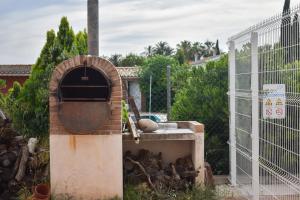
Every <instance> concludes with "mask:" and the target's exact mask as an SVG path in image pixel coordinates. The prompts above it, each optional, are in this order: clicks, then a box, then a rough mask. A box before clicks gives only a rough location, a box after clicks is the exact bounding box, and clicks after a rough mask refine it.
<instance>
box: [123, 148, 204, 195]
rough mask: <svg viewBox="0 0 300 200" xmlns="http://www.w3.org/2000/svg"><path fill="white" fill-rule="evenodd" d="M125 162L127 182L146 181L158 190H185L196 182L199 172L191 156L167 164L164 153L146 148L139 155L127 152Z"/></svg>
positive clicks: (137, 182)
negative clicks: (155, 152)
mask: <svg viewBox="0 0 300 200" xmlns="http://www.w3.org/2000/svg"><path fill="white" fill-rule="evenodd" d="M123 162H124V165H123V167H124V180H125V183H127V184H133V185H135V184H142V183H145V182H146V183H147V184H148V186H149V187H150V188H151V189H152V190H154V191H156V192H166V191H171V190H176V191H179V190H185V189H187V188H189V187H191V186H192V185H193V184H194V183H195V177H197V176H198V173H199V172H198V171H196V170H195V168H194V165H193V161H192V157H191V156H187V157H184V158H178V159H177V160H176V162H175V163H169V164H167V165H165V164H164V162H163V155H162V153H158V154H154V153H151V152H150V151H148V150H145V149H142V150H140V151H139V152H138V154H137V155H133V154H132V153H131V152H130V151H128V152H126V153H125V155H124V160H123Z"/></svg>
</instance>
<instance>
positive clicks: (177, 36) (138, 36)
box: [0, 0, 283, 64]
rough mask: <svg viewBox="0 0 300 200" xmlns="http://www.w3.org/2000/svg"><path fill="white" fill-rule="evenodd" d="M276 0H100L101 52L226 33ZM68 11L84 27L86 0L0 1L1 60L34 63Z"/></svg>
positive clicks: (269, 9) (271, 10) (266, 11)
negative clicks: (48, 36) (50, 34)
mask: <svg viewBox="0 0 300 200" xmlns="http://www.w3.org/2000/svg"><path fill="white" fill-rule="evenodd" d="M282 4H283V1H278V0H268V1H261V0H251V1H249V0H230V1H228V0H185V1H182V0H102V1H100V52H101V55H110V54H112V53H122V54H127V53H130V52H134V53H141V52H142V51H143V50H144V47H145V46H147V45H153V44H155V43H156V42H158V41H160V40H163V41H167V42H169V43H170V44H171V45H172V46H173V47H175V46H176V44H177V43H178V42H179V41H181V40H191V41H203V42H204V41H205V40H207V39H210V40H213V41H214V40H216V39H220V44H221V48H222V49H223V50H226V49H227V46H226V42H227V39H228V37H230V36H232V35H234V34H236V33H237V32H240V31H242V30H243V29H245V28H247V27H249V26H251V25H253V24H255V23H258V22H259V21H261V20H263V19H265V18H267V17H269V16H272V15H274V14H276V13H278V12H280V11H281V9H282ZM62 16H67V17H68V19H69V20H70V23H71V25H72V26H73V28H74V29H75V31H78V30H82V29H84V28H85V27H86V0H51V1H50V0H49V1H36V0H22V1H20V0H1V1H0V19H1V21H0V25H1V27H5V28H2V30H1V32H0V44H1V47H2V48H0V63H8V64H9V63H11V64H16V63H33V62H34V61H35V59H36V58H37V56H38V54H39V52H40V49H41V48H42V46H43V44H44V41H45V34H46V31H47V30H49V29H56V30H57V26H58V24H59V21H60V18H61V17H62Z"/></svg>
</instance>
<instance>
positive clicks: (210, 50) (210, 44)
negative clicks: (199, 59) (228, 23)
mask: <svg viewBox="0 0 300 200" xmlns="http://www.w3.org/2000/svg"><path fill="white" fill-rule="evenodd" d="M204 44H205V46H206V50H205V54H204V56H206V57H209V56H212V55H213V54H214V52H213V51H214V49H213V47H214V45H215V43H213V42H211V41H209V40H207V41H206V42H205V43H204Z"/></svg>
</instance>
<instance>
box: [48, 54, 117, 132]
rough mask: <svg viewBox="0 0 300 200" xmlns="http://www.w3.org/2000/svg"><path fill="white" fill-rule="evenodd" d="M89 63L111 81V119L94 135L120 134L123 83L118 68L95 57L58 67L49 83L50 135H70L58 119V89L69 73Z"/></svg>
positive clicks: (80, 57)
mask: <svg viewBox="0 0 300 200" xmlns="http://www.w3.org/2000/svg"><path fill="white" fill-rule="evenodd" d="M85 62H86V63H87V67H89V66H92V67H93V68H94V69H97V70H99V71H101V72H103V74H105V75H106V76H107V78H108V79H110V81H111V98H110V101H109V102H108V103H109V104H110V108H111V119H110V120H109V122H108V123H107V124H105V126H104V127H103V128H102V129H101V130H99V131H98V132H97V133H94V134H120V133H121V132H120V131H121V127H122V126H121V108H122V82H121V77H120V75H119V73H118V71H117V69H116V67H115V66H114V65H113V64H112V63H111V62H109V61H108V60H106V59H103V58H100V57H95V56H75V57H73V58H70V59H68V60H66V61H63V62H62V63H60V64H59V65H57V66H56V67H55V69H54V71H53V73H52V77H51V79H50V83H49V111H50V134H70V132H68V131H67V130H65V129H64V128H63V124H62V123H61V122H60V120H59V117H58V109H59V104H60V103H61V102H59V98H58V89H59V88H58V87H59V84H60V82H61V80H62V78H63V77H64V75H66V74H67V73H69V72H70V71H72V70H73V69H75V68H78V67H79V66H82V65H84V63H85Z"/></svg>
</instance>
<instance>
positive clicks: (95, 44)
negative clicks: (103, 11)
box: [87, 0, 99, 56]
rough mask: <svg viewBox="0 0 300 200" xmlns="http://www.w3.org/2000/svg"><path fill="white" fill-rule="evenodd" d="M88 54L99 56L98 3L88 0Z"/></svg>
mask: <svg viewBox="0 0 300 200" xmlns="http://www.w3.org/2000/svg"><path fill="white" fill-rule="evenodd" d="M87 7H88V12H87V13H88V54H89V55H91V56H99V3H98V0H88V2H87Z"/></svg>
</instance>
